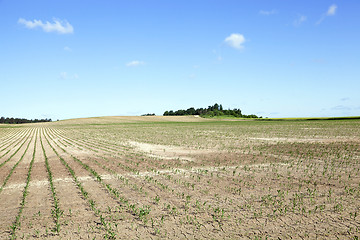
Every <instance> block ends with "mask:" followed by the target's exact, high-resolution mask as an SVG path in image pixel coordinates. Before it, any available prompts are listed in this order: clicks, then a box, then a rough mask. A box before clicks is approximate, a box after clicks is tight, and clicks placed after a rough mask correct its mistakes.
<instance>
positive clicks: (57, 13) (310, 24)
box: [0, 0, 360, 120]
mask: <svg viewBox="0 0 360 240" xmlns="http://www.w3.org/2000/svg"><path fill="white" fill-rule="evenodd" d="M0 31H1V34H0V93H1V101H0V116H4V117H21V118H28V119H34V118H51V119H53V120H56V119H69V118H80V117H96V116H120V115H141V114H146V113H155V114H156V115H162V114H163V113H164V111H166V110H178V109H187V108H190V107H195V108H200V107H207V106H209V105H213V104H215V103H218V104H222V105H223V107H224V108H226V109H228V108H230V109H233V108H240V109H241V110H242V112H243V113H244V114H256V115H259V116H263V117H329V116H360V44H359V42H360V1H358V0H348V1H339V0H337V1H327V0H317V1H308V0H304V1H284V0H274V1H269V0H262V1H260V0H253V1H250V0H246V1H245V0H233V1H232V0H222V1H220V0H207V1H194V0H182V1H178V0H172V1H169V0H122V1H115V0H113V1H111V0H105V1H100V0H97V1H91V0H87V1H82V0H63V1H50V0H37V1H30V0H22V1H18V0H0Z"/></svg>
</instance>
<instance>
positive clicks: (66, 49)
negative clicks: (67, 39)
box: [64, 46, 72, 52]
mask: <svg viewBox="0 0 360 240" xmlns="http://www.w3.org/2000/svg"><path fill="white" fill-rule="evenodd" d="M64 50H65V51H67V52H71V51H72V49H71V48H69V47H68V46H66V47H64Z"/></svg>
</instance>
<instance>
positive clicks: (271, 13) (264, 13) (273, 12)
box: [259, 9, 278, 16]
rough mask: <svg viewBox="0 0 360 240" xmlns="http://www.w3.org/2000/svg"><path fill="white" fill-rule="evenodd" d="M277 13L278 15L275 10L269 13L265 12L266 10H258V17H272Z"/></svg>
mask: <svg viewBox="0 0 360 240" xmlns="http://www.w3.org/2000/svg"><path fill="white" fill-rule="evenodd" d="M277 13H278V11H277V10H275V9H273V10H271V11H266V10H260V11H259V14H260V15H265V16H269V15H273V14H277Z"/></svg>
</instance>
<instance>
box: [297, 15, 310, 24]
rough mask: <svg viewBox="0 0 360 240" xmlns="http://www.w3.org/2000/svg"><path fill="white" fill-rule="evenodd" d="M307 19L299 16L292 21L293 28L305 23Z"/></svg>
mask: <svg viewBox="0 0 360 240" xmlns="http://www.w3.org/2000/svg"><path fill="white" fill-rule="evenodd" d="M306 19H307V17H306V16H304V15H299V16H298V18H296V19H295V20H294V26H300V25H301V24H302V23H303V22H305V21H306Z"/></svg>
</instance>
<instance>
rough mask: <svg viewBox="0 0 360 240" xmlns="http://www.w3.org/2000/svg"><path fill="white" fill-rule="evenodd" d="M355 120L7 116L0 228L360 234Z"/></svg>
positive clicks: (21, 234)
mask: <svg viewBox="0 0 360 240" xmlns="http://www.w3.org/2000/svg"><path fill="white" fill-rule="evenodd" d="M359 171H360V120H356V119H355V120H354V119H349V120H332V121H325V120H318V121H306V120H298V121H251V120H250V121H247V120H236V121H235V120H223V119H218V120H217V119H203V118H199V117H195V116H187V117H157V116H146V117H99V118H86V119H70V120H63V121H58V122H52V123H38V124H24V125H0V216H1V217H0V239H8V238H17V239H32V238H41V239H42V238H51V239H79V238H85V239H93V238H95V239H104V238H109V239H134V238H140V239H150V238H153V239H158V238H169V239H186V238H189V239H266V238H269V239H278V238H279V239H291V238H293V239H316V238H318V239H358V237H360V216H359V214H360V172H359Z"/></svg>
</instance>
